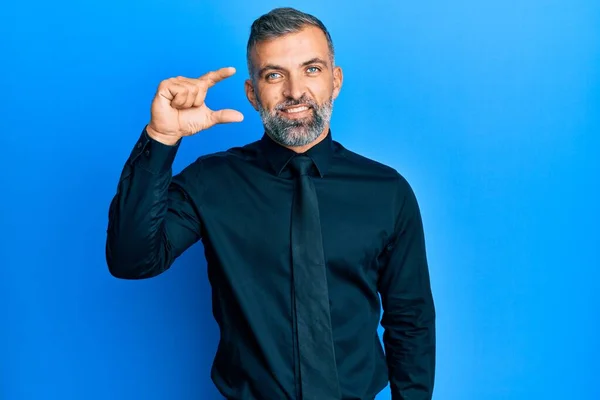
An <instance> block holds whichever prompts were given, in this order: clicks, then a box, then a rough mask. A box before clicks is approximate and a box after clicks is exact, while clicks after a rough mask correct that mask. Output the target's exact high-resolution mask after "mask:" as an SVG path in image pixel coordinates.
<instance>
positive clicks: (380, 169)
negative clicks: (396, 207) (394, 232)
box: [334, 141, 416, 205]
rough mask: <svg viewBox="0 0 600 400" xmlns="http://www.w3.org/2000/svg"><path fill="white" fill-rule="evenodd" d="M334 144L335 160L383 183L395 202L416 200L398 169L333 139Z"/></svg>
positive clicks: (409, 185) (366, 177)
mask: <svg viewBox="0 0 600 400" xmlns="http://www.w3.org/2000/svg"><path fill="white" fill-rule="evenodd" d="M334 146H335V147H334V148H335V155H336V158H337V162H339V163H342V165H343V166H344V167H345V168H348V167H349V168H352V169H353V170H354V171H355V173H357V174H360V176H362V177H363V178H365V179H369V180H373V181H374V182H378V183H379V184H381V185H385V186H386V188H387V189H389V191H387V193H393V201H394V203H395V204H400V205H401V204H403V203H406V202H409V203H414V202H416V198H415V193H414V191H413V188H412V186H411V184H410V183H409V182H408V180H407V179H406V177H405V176H404V175H403V174H402V173H401V172H400V171H399V170H398V169H396V168H394V167H392V166H391V165H388V164H385V163H383V162H381V161H377V160H375V159H373V158H371V157H368V156H366V155H364V154H361V153H358V152H356V151H353V150H350V149H348V148H347V147H345V146H344V145H342V144H341V143H339V142H335V141H334Z"/></svg>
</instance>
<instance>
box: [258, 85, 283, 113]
mask: <svg viewBox="0 0 600 400" xmlns="http://www.w3.org/2000/svg"><path fill="white" fill-rule="evenodd" d="M258 100H259V101H260V103H261V104H262V105H263V107H264V108H266V109H267V110H272V109H273V107H275V106H276V105H277V104H278V103H280V102H281V101H282V99H281V96H279V92H278V91H277V90H274V88H273V87H268V88H263V89H262V90H260V91H259V92H258Z"/></svg>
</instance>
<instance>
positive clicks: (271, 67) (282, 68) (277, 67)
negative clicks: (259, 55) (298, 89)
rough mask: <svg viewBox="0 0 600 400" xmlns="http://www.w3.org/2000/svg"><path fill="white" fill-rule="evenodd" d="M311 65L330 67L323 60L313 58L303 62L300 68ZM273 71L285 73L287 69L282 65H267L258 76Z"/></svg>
mask: <svg viewBox="0 0 600 400" xmlns="http://www.w3.org/2000/svg"><path fill="white" fill-rule="evenodd" d="M311 64H321V65H323V66H324V67H326V66H327V65H328V64H327V61H325V60H323V59H322V58H319V57H314V58H311V59H310V60H308V61H304V62H303V63H301V64H300V65H299V66H300V67H306V66H308V65H311ZM271 69H280V70H284V71H285V68H284V67H282V66H281V65H276V64H267V65H265V66H264V67H262V68H261V69H260V70H259V71H258V76H262V75H263V74H264V73H265V72H266V71H268V70H271Z"/></svg>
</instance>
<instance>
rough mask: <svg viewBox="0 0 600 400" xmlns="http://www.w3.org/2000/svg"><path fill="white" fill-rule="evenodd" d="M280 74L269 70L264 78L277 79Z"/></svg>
mask: <svg viewBox="0 0 600 400" xmlns="http://www.w3.org/2000/svg"><path fill="white" fill-rule="evenodd" d="M280 76H281V75H280V74H279V73H278V72H271V73H270V74H267V76H266V78H267V80H272V79H277V78H279V77H280Z"/></svg>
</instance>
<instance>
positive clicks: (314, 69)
mask: <svg viewBox="0 0 600 400" xmlns="http://www.w3.org/2000/svg"><path fill="white" fill-rule="evenodd" d="M311 70H312V71H311ZM307 71H308V72H309V73H311V74H313V73H317V72H319V68H318V67H308V70H307Z"/></svg>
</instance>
